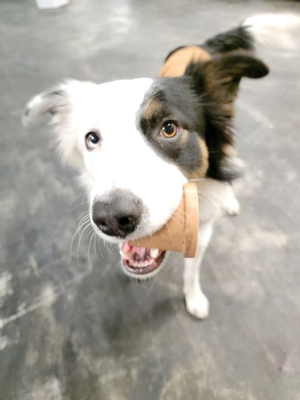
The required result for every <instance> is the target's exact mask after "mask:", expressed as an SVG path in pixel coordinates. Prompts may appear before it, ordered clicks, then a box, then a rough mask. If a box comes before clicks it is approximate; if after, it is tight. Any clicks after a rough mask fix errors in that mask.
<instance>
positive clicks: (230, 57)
mask: <svg viewBox="0 0 300 400" xmlns="http://www.w3.org/2000/svg"><path fill="white" fill-rule="evenodd" d="M295 25H299V18H297V17H295V16H293V15H267V16H257V17H252V18H250V19H249V20H247V21H245V22H244V24H243V25H241V26H240V27H238V28H236V29H233V30H231V31H228V32H226V33H223V34H220V35H217V36H215V37H214V38H212V39H210V40H207V41H206V42H205V43H204V44H203V45H202V46H188V47H186V46H185V47H180V48H178V49H176V50H175V51H173V52H172V53H170V55H169V56H168V57H167V59H166V62H165V64H164V67H163V70H162V72H161V77H159V78H156V79H148V78H141V79H133V80H121V81H114V82H109V83H104V84H100V85H97V84H94V83H89V82H78V81H72V80H70V81H66V82H65V83H64V84H61V85H58V86H57V87H55V88H53V89H51V90H49V91H47V92H45V93H42V94H40V95H38V96H36V97H34V98H33V99H32V100H31V101H30V102H29V104H28V106H27V108H26V111H25V114H24V119H23V122H24V124H25V125H26V126H30V125H32V124H34V123H36V121H38V120H39V119H40V117H42V116H43V115H44V114H45V113H50V114H51V123H52V124H53V125H54V126H55V131H56V133H57V139H58V147H59V150H60V153H61V156H62V159H63V160H64V161H65V162H67V163H68V164H70V165H71V166H73V167H75V168H77V169H78V170H79V171H80V173H81V174H82V178H83V181H84V184H85V186H86V187H87V188H88V192H89V195H90V221H91V224H92V225H93V227H94V229H95V231H96V232H97V234H98V235H99V237H100V238H102V239H103V240H106V241H109V242H113V243H119V245H120V254H121V259H122V263H121V264H122V268H123V270H124V272H125V273H126V274H128V275H130V276H131V277H134V278H138V279H142V278H148V277H151V276H153V275H154V274H156V273H157V272H158V271H159V270H161V269H162V267H163V265H164V264H165V263H166V261H167V252H165V251H162V250H160V249H148V248H137V247H133V246H131V245H130V244H129V241H130V240H134V239H138V238H141V237H144V236H147V235H149V234H152V233H154V232H155V231H157V230H158V229H160V228H161V227H162V226H163V225H164V224H165V223H166V222H167V221H168V220H169V219H170V217H171V216H172V214H173V213H174V211H175V210H176V209H177V207H178V205H179V202H180V200H181V196H182V188H183V185H184V184H185V182H187V181H188V180H197V181H198V188H199V199H200V203H201V205H200V206H201V213H200V232H199V243H198V250H197V254H196V257H195V258H194V259H186V260H185V269H184V294H185V300H186V306H187V310H188V311H189V312H190V313H191V314H192V315H194V316H195V317H198V318H205V317H206V316H207V315H208V313H209V303H208V300H207V298H206V296H205V295H204V294H203V293H202V290H201V286H200V272H199V271H200V265H201V261H202V258H203V255H204V252H205V249H206V247H207V245H208V243H209V241H210V238H211V235H212V231H213V224H214V221H215V220H216V218H218V217H219V216H220V215H222V214H223V213H224V212H227V213H228V214H231V215H234V214H237V213H238V211H239V204H238V202H237V200H236V198H235V196H234V194H233V191H232V187H231V185H230V183H231V181H232V180H233V179H235V178H237V177H238V176H239V175H240V173H241V170H242V169H243V163H242V162H241V161H240V160H239V159H238V158H236V157H235V155H234V151H233V150H234V142H233V138H232V131H231V123H232V121H231V120H232V115H233V101H234V99H235V97H236V95H237V91H238V85H239V82H240V80H241V78H242V77H250V78H261V77H263V76H265V75H266V74H267V73H268V67H267V66H266V65H265V64H264V63H263V62H262V61H261V60H259V59H258V58H256V57H255V56H254V46H255V43H256V42H257V41H260V42H263V41H265V42H266V41H267V42H268V41H269V42H270V41H272V40H276V41H278V39H280V38H282V35H281V34H282V32H285V36H284V42H285V43H284V44H286V42H287V33H286V32H288V31H291V29H292V28H293V27H294V26H295ZM276 35H277V36H276Z"/></svg>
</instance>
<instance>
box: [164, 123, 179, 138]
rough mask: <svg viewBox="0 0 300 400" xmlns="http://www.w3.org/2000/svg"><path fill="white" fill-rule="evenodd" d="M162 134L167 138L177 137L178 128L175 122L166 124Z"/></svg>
mask: <svg viewBox="0 0 300 400" xmlns="http://www.w3.org/2000/svg"><path fill="white" fill-rule="evenodd" d="M160 132H161V134H162V135H163V136H164V137H166V138H168V139H169V138H173V137H174V136H176V135H177V132H178V126H177V125H176V123H175V122H173V121H167V122H165V123H164V125H163V127H162V128H161V131H160Z"/></svg>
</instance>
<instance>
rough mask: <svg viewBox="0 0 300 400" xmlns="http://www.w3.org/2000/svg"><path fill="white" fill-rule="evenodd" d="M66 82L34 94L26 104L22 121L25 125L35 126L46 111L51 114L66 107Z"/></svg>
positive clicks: (67, 101) (67, 100) (67, 99)
mask: <svg viewBox="0 0 300 400" xmlns="http://www.w3.org/2000/svg"><path fill="white" fill-rule="evenodd" d="M68 104H69V95H68V84H67V83H65V84H60V85H57V86H56V87H54V88H52V89H50V90H47V91H45V92H43V93H40V94H38V95H36V96H34V97H33V98H32V99H31V100H30V101H29V102H28V104H27V106H26V109H25V112H24V115H23V118H22V122H23V125H24V126H26V127H31V126H35V125H36V124H37V123H38V122H39V121H40V119H41V118H42V117H43V116H44V115H45V114H47V113H49V114H50V115H51V116H54V115H56V114H57V113H58V112H59V111H60V112H62V111H64V109H66V108H67V107H68Z"/></svg>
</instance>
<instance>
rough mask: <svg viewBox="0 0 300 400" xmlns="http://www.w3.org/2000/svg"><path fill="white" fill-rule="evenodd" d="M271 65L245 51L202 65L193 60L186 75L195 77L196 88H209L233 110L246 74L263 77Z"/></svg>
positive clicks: (211, 92) (252, 76)
mask: <svg viewBox="0 0 300 400" xmlns="http://www.w3.org/2000/svg"><path fill="white" fill-rule="evenodd" d="M268 72H269V68H268V67H267V65H266V64H264V63H263V62H262V61H261V60H259V59H258V58H256V57H254V56H252V55H250V54H248V53H243V52H237V53H231V54H227V55H223V56H218V57H215V58H213V59H212V60H211V61H208V62H206V63H202V64H196V63H192V64H190V65H189V66H188V67H187V69H186V72H185V75H187V76H190V77H192V79H193V84H194V88H195V89H196V90H201V91H203V90H204V91H207V92H208V93H209V94H210V96H211V97H212V98H213V99H214V100H215V101H217V102H218V104H219V105H222V106H223V108H224V109H225V110H226V109H227V110H228V111H229V113H230V111H232V110H230V105H231V103H232V102H233V101H234V100H235V98H236V95H237V91H238V86H239V83H240V80H241V79H242V78H243V77H248V78H254V79H257V78H262V77H264V76H265V75H267V74H268Z"/></svg>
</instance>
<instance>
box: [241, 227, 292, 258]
mask: <svg viewBox="0 0 300 400" xmlns="http://www.w3.org/2000/svg"><path fill="white" fill-rule="evenodd" d="M287 242H288V236H287V235H286V234H284V233H283V232H281V231H279V230H276V231H275V230H268V229H264V228H260V227H258V226H252V227H251V228H250V229H249V232H248V234H247V235H241V238H240V241H239V249H240V250H241V251H243V252H250V253H251V252H255V251H257V250H258V249H260V248H264V249H280V248H282V247H284V246H285V245H286V244H287Z"/></svg>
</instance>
